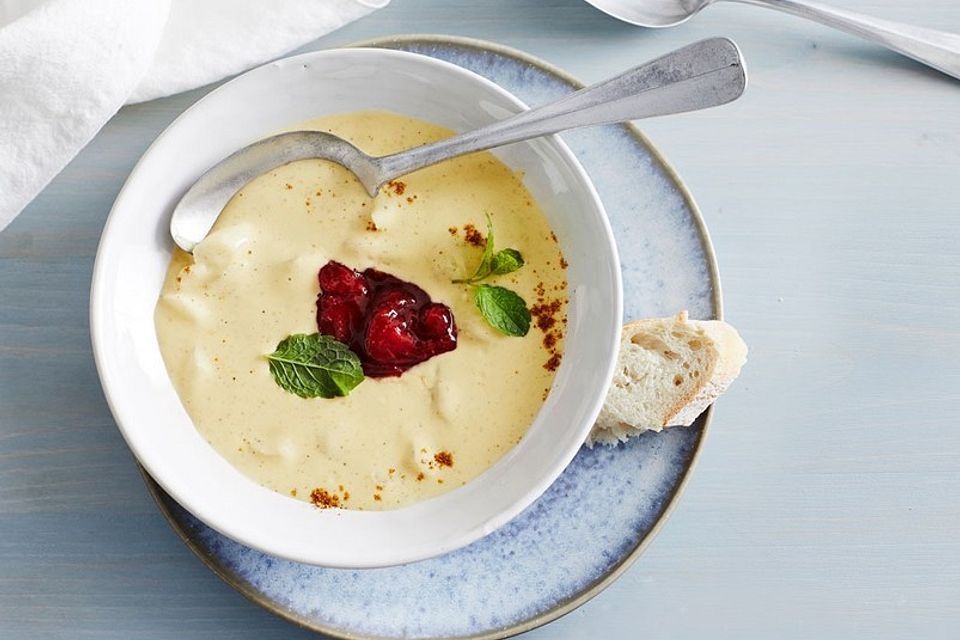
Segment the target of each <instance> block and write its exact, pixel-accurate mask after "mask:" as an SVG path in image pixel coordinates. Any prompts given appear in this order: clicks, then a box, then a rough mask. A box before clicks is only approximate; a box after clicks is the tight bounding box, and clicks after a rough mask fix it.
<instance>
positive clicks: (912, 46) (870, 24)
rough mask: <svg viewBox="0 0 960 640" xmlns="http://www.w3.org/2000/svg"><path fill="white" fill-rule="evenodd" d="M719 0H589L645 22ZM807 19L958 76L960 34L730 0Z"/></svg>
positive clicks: (798, 6) (765, 1) (804, 5)
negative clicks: (870, 41)
mask: <svg viewBox="0 0 960 640" xmlns="http://www.w3.org/2000/svg"><path fill="white" fill-rule="evenodd" d="M720 1H721V0H587V2H589V3H590V4H592V5H593V6H595V7H597V8H598V9H600V10H601V11H603V12H604V13H608V14H610V15H611V16H613V17H614V18H619V19H620V20H623V21H624V22H629V23H631V24H635V25H639V26H641V27H654V28H656V27H672V26H673V25H676V24H680V23H681V22H686V21H687V20H689V19H690V18H692V17H693V16H694V15H696V14H697V13H699V12H700V11H701V10H702V9H704V8H705V7H707V6H709V5H711V4H714V3H715V2H720ZM731 1H732V2H740V3H743V4H754V5H758V6H761V7H769V8H770V9H779V10H780V11H784V12H786V13H790V14H793V15H795V16H800V17H801V18H807V19H809V20H813V21H814V22H819V23H820V24H823V25H826V26H828V27H833V28H834V29H839V30H840V31H846V32H847V33H850V34H853V35H855V36H860V37H861V38H866V39H867V40H872V41H873V42H876V43H878V44H881V45H883V46H885V47H887V48H888V49H893V50H894V51H896V52H898V53H902V54H903V55H905V56H907V57H909V58H913V59H914V60H916V61H918V62H922V63H923V64H925V65H927V66H930V67H933V68H934V69H936V70H938V71H942V72H943V73H945V74H947V75H949V76H953V77H954V78H960V35H958V34H955V33H947V32H946V31H937V30H935V29H925V28H923V27H914V26H911V25H908V24H903V23H900V22H891V21H890V20H881V19H879V18H874V17H872V16H866V15H863V14H862V13H854V12H853V11H844V10H842V9H834V8H832V7H827V6H824V5H822V4H819V3H816V2H808V1H807V0H731Z"/></svg>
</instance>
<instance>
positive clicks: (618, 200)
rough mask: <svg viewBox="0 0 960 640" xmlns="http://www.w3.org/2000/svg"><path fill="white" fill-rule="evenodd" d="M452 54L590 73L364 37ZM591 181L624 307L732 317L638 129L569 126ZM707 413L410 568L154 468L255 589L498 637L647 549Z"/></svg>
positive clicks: (362, 619)
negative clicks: (286, 526) (209, 497)
mask: <svg viewBox="0 0 960 640" xmlns="http://www.w3.org/2000/svg"><path fill="white" fill-rule="evenodd" d="M363 46H378V47H386V48H394V49H402V50H405V51H412V52H415V53H420V54H425V55H429V56H432V57H435V58H439V59H442V60H446V61H449V62H452V63H454V64H458V65H460V66H462V67H465V68H467V69H470V70H472V71H474V72H476V73H478V74H480V75H482V76H485V77H487V78H489V79H491V80H493V81H494V82H496V83H497V84H499V85H501V86H503V87H504V88H506V89H507V90H509V91H511V92H512V93H514V94H515V95H516V96H518V97H519V98H520V99H522V100H524V101H525V102H526V103H527V104H530V105H536V104H540V103H544V102H547V101H549V100H552V99H555V98H557V97H559V96H561V95H563V94H565V93H568V92H570V91H571V90H573V89H576V88H579V87H580V86H581V85H580V83H579V82H577V81H576V80H575V79H574V78H571V77H570V76H568V75H566V74H565V73H563V72H562V71H560V70H558V69H555V68H552V67H550V66H548V65H546V64H544V63H543V62H541V61H538V60H536V59H534V58H531V57H530V56H527V55H525V54H523V53H521V52H518V51H514V50H510V49H506V48H503V47H500V46H498V45H494V44H492V43H487V42H480V41H476V40H464V39H455V38H446V37H423V36H411V37H402V38H391V39H389V40H378V41H374V42H365V43H363ZM563 137H564V139H565V140H566V141H567V143H568V144H569V145H570V147H571V149H572V150H573V151H574V153H575V154H576V155H577V157H578V158H579V160H580V162H581V163H582V164H583V167H584V168H585V169H586V171H587V173H589V174H590V177H591V178H592V180H593V181H594V184H595V185H596V187H597V191H598V192H599V194H600V197H601V199H602V200H603V203H604V206H605V207H606V210H607V213H608V215H609V216H610V221H611V224H612V225H613V229H614V232H615V234H616V237H617V242H618V244H619V249H620V255H621V261H622V267H623V281H624V306H625V315H626V318H628V319H629V318H632V317H644V316H656V315H671V314H673V313H676V312H677V311H678V310H679V309H688V310H689V311H690V314H691V316H693V317H698V318H712V317H719V316H720V285H719V279H718V277H717V271H716V264H715V261H714V258H713V253H712V249H711V247H710V242H709V238H708V236H707V233H706V229H705V227H704V226H703V222H702V220H701V218H700V215H699V212H698V210H697V208H696V205H695V204H694V203H693V200H692V199H691V197H690V195H689V193H688V192H687V191H686V189H685V188H684V186H683V185H682V183H681V182H680V180H679V178H678V177H677V176H676V174H674V173H673V171H672V170H671V169H670V168H669V167H668V166H667V165H666V163H665V161H664V160H663V158H662V157H661V156H660V155H659V154H658V153H657V152H656V150H655V149H654V148H653V147H652V145H651V144H650V143H649V142H648V141H647V140H646V139H645V138H644V137H643V136H642V135H641V134H640V133H639V132H638V131H637V130H636V129H634V128H633V127H630V126H609V127H600V128H593V129H586V130H582V131H576V132H572V133H569V134H564V136H563ZM708 421H709V412H708V413H707V414H706V415H705V416H703V417H701V419H700V420H699V421H698V422H697V423H696V424H695V425H694V426H692V427H689V428H685V429H673V430H668V431H666V432H663V433H660V434H654V433H648V434H645V435H644V436H641V437H639V438H636V439H634V440H632V441H630V442H629V443H628V444H626V445H621V446H619V447H617V448H613V449H610V448H604V447H599V448H596V449H593V450H589V449H586V448H584V449H582V450H581V451H580V453H579V454H578V455H577V457H576V458H575V459H574V461H573V462H572V463H571V464H570V466H569V467H568V468H567V469H566V471H565V472H564V473H563V475H561V476H560V478H559V479H558V480H557V481H556V482H555V483H554V484H553V486H551V487H550V489H549V490H548V491H547V492H546V493H545V494H544V495H543V496H542V497H541V498H540V499H539V500H538V501H537V502H535V503H534V504H533V505H531V506H530V507H529V508H528V509H527V510H526V511H524V512H523V513H522V514H521V515H520V516H518V517H517V518H516V519H515V520H513V521H512V522H511V523H509V524H508V525H506V526H505V527H503V528H501V529H499V530H498V531H496V532H494V533H493V534H491V535H489V536H487V537H486V538H483V539H482V540H480V541H478V542H476V543H474V544H472V545H470V546H468V547H466V548H464V549H461V550H459V551H456V552H453V553H450V554H448V555H445V556H442V557H440V558H435V559H432V560H427V561H424V562H417V563H413V564H410V565H406V566H402V567H391V568H387V569H368V570H359V571H358V570H340V569H325V568H319V567H314V566H310V565H303V564H298V563H294V562H289V561H285V560H280V559H278V558H273V557H270V556H268V555H265V554H263V553H260V552H258V551H254V550H252V549H250V548H247V547H244V546H242V545H240V544H238V543H236V542H234V541H232V540H230V539H229V538H226V537H224V536H222V535H221V534H219V533H217V532H215V531H213V530H212V529H210V528H208V527H206V526H205V525H203V524H202V523H201V522H199V521H198V520H196V519H195V518H193V517H192V516H191V515H190V514H189V513H187V512H186V511H185V510H184V509H182V508H181V507H180V506H179V505H177V504H176V503H175V502H174V501H172V500H171V499H170V498H169V497H168V496H167V495H166V494H164V493H163V492H162V491H161V490H160V489H159V488H158V487H157V486H156V484H155V483H153V482H152V481H150V480H149V479H148V484H149V486H150V489H151V491H152V492H153V494H154V495H155V496H156V498H157V501H158V503H159V505H160V506H161V508H162V509H163V511H164V513H165V515H166V516H167V517H168V519H169V520H170V522H171V524H172V525H173V527H174V528H175V529H176V530H177V532H178V533H179V534H180V535H181V537H182V538H183V539H184V541H185V542H186V543H187V544H188V546H189V547H190V548H191V549H192V550H193V551H194V552H195V553H197V555H198V556H199V557H200V558H201V559H202V560H203V561H204V562H205V563H206V564H207V565H208V566H209V567H210V568H211V569H212V570H214V571H215V572H216V573H217V574H218V575H220V576H221V577H222V578H223V579H224V580H225V581H227V582H228V583H229V584H230V585H231V586H233V587H234V588H236V589H237V590H239V591H240V592H241V593H243V594H244V595H246V596H247V597H248V598H250V599H251V600H253V601H254V602H256V603H258V604H260V605H261V606H264V607H266V608H267V609H269V610H271V611H273V612H275V613H277V614H278V615H280V616H282V617H284V618H287V619H289V620H291V621H293V622H295V623H297V624H300V625H302V626H305V627H308V628H311V629H315V630H317V631H321V632H324V633H326V634H329V635H331V636H335V637H342V638H406V637H416V638H455V637H471V638H476V637H479V638H498V637H505V636H509V635H513V634H516V633H521V632H523V631H526V630H528V629H531V628H533V627H536V626H539V625H541V624H545V623H546V622H549V621H550V620H553V619H555V618H557V617H559V616H561V615H563V614H564V613H567V612H569V611H572V610H573V609H575V608H576V607H578V606H579V605H581V604H583V603H584V602H586V601H587V600H589V599H590V598H591V597H593V596H594V595H596V594H597V593H599V592H600V591H601V590H602V589H603V588H604V587H606V586H607V585H609V584H610V583H611V582H612V581H613V580H615V579H616V578H617V577H618V576H619V575H620V574H621V573H622V572H623V571H624V570H625V569H626V568H627V567H628V566H629V565H630V564H631V563H632V561H633V560H634V559H636V557H637V556H638V555H639V554H640V553H641V552H642V550H643V549H644V547H645V546H646V544H647V543H648V542H649V541H650V539H651V538H652V536H653V534H654V533H655V532H656V530H657V529H658V527H659V526H660V525H661V524H662V523H663V521H664V519H665V517H666V516H667V514H668V513H669V511H670V509H671V508H672V506H673V504H674V502H675V500H676V499H677V497H678V496H679V494H680V491H681V490H682V488H683V485H684V483H685V481H686V478H687V476H688V474H689V472H690V469H691V467H692V465H693V463H694V460H695V458H696V455H697V452H698V451H699V447H700V444H701V441H702V438H703V434H704V431H705V429H706V426H707V423H708Z"/></svg>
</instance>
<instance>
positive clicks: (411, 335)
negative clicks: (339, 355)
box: [317, 261, 457, 378]
mask: <svg viewBox="0 0 960 640" xmlns="http://www.w3.org/2000/svg"><path fill="white" fill-rule="evenodd" d="M319 280H320V295H319V296H318V297H317V325H318V326H319V329H320V333H323V334H326V335H331V336H333V337H334V338H336V339H337V340H339V341H340V342H343V343H344V344H346V345H348V346H349V347H350V348H351V349H352V350H353V351H354V352H355V353H356V354H357V355H358V356H359V357H360V361H361V362H362V363H363V372H364V373H365V374H366V375H368V376H371V377H374V378H378V377H384V376H399V375H400V374H401V373H403V372H404V371H406V370H407V369H409V368H410V367H412V366H414V365H416V364H419V363H421V362H423V361H425V360H429V359H430V358H432V357H433V356H435V355H439V354H441V353H445V352H447V351H452V350H453V349H456V348H457V324H456V321H455V320H454V317H453V312H452V311H451V310H450V307H448V306H446V305H444V304H441V303H439V302H433V301H431V300H430V296H429V295H428V294H427V292H426V291H424V290H423V289H421V288H420V287H418V286H417V285H415V284H413V283H411V282H406V281H404V280H401V279H399V278H397V277H395V276H392V275H390V274H389V273H384V272H382V271H377V270H376V269H367V270H366V271H364V272H363V273H359V272H357V271H354V270H353V269H351V268H350V267H347V266H345V265H343V264H340V263H339V262H333V261H330V262H328V263H327V264H326V265H324V266H323V268H322V269H320V274H319Z"/></svg>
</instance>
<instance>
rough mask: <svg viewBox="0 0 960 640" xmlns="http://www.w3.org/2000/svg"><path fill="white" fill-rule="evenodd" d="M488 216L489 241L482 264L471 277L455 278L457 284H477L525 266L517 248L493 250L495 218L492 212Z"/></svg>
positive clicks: (485, 247) (485, 246)
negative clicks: (491, 217) (491, 215)
mask: <svg viewBox="0 0 960 640" xmlns="http://www.w3.org/2000/svg"><path fill="white" fill-rule="evenodd" d="M486 216H487V242H486V244H485V245H484V247H483V255H482V256H481V257H480V264H479V265H477V269H476V271H474V272H473V275H472V276H470V277H469V278H460V279H457V280H454V281H453V282H454V283H455V284H476V283H477V282H480V281H481V280H485V279H486V278H488V277H490V276H491V275H495V276H502V275H505V274H507V273H513V272H514V271H516V270H517V269H519V268H520V267H522V266H523V256H522V255H520V252H519V251H517V250H516V249H503V250H501V251H497V252H494V250H493V220H491V219H490V214H489V213H488V214H486Z"/></svg>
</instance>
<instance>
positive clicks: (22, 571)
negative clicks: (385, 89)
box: [0, 0, 960, 640]
mask: <svg viewBox="0 0 960 640" xmlns="http://www.w3.org/2000/svg"><path fill="white" fill-rule="evenodd" d="M834 4H837V5H839V6H845V7H848V8H851V9H859V10H863V11H869V12H873V13H875V14H877V15H882V16H885V17H889V18H893V19H900V20H904V21H913V22H916V23H922V24H926V25H929V26H934V27H939V28H943V29H952V30H955V31H960V4H958V3H957V2H956V1H955V0H916V1H915V2H894V1H893V0H834ZM411 32H420V33H428V32H432V33H447V34H455V35H465V36H474V37H480V38H486V39H491V40H496V41H499V42H502V43H505V44H508V45H511V46H514V47H518V48H521V49H525V50H527V51H529V52H531V53H533V54H534V55H537V56H540V57H543V58H545V59H547V60H549V61H551V62H553V63H556V64H558V65H560V66H562V67H565V68H566V69H567V70H569V71H571V72H572V73H574V74H576V75H578V76H580V77H581V78H582V79H583V80H586V81H592V80H598V79H600V78H602V77H604V76H608V75H611V74H613V73H614V72H616V71H619V70H621V69H623V68H626V67H628V66H631V65H633V64H636V63H638V62H640V61H642V60H644V59H646V58H648V57H651V56H654V55H657V54H659V53H662V52H664V51H667V50H669V49H672V48H674V47H677V46H680V45H682V44H685V43H687V42H690V41H693V40H696V39H699V38H703V37H706V36H711V35H721V34H722V35H729V36H732V37H733V38H735V39H736V40H737V41H738V42H739V43H740V44H741V45H742V47H743V50H744V54H745V55H746V58H747V60H748V63H749V67H750V71H751V73H752V76H751V86H750V88H749V91H748V93H747V95H746V96H745V97H744V98H743V99H742V100H741V101H739V102H737V103H736V104H734V105H732V106H730V107H728V108H724V109H721V110H716V111H711V112H707V113H703V114H696V115H690V116H683V117H677V118H673V119H668V120H663V121H655V122H649V123H646V124H645V125H644V128H645V130H646V131H647V133H648V134H650V136H651V137H652V138H653V140H654V141H655V143H656V144H658V145H659V146H660V148H661V149H662V150H663V151H664V153H665V154H666V156H667V157H668V158H669V159H670V160H671V161H672V162H673V163H674V164H675V166H676V167H677V169H678V170H679V172H680V174H681V175H682V176H683V177H684V178H685V179H686V181H687V182H688V184H689V185H690V187H691V189H692V190H693V193H694V194H695V196H696V197H697V199H698V201H699V203H700V205H701V206H702V208H703V211H704V214H705V216H706V219H707V223H708V225H709V228H710V231H711V233H712V235H713V239H714V242H715V244H716V250H717V255H718V256H719V260H720V268H721V273H722V275H723V285H724V292H725V300H726V308H727V314H728V318H729V319H730V320H731V321H733V322H734V323H735V324H736V325H737V326H738V327H739V328H740V329H741V331H742V333H743V335H744V336H745V338H746V339H747V341H748V342H749V344H750V345H751V348H752V351H751V357H750V363H749V365H748V366H747V368H746V369H745V371H744V373H743V376H742V378H741V380H740V381H739V382H738V383H737V385H736V386H735V387H734V389H733V391H732V392H731V393H730V395H729V396H727V397H726V398H724V399H723V400H722V401H721V402H720V403H719V407H718V411H717V413H716V418H715V421H714V425H713V429H712V432H711V435H710V437H709V440H708V442H707V445H706V448H705V450H704V453H703V456H702V458H701V462H700V465H699V468H698V469H697V470H696V472H695V474H694V477H693V480H692V482H691V483H690V485H689V487H688V489H687V491H686V495H685V496H684V498H683V499H682V500H681V503H680V506H679V508H678V509H677V511H676V512H675V514H674V515H673V517H672V518H671V521H670V522H669V524H668V525H667V527H666V528H665V529H664V530H663V532H662V533H661V534H660V535H659V537H658V538H657V540H656V541H655V542H654V543H653V545H652V546H651V547H650V549H649V550H648V551H647V552H646V554H645V555H644V556H643V557H642V558H641V559H640V561H639V562H637V564H636V565H634V567H633V568H632V569H630V571H629V572H628V573H627V574H626V575H625V576H624V577H623V578H622V579H621V580H620V581H619V582H617V583H616V584H615V585H614V586H612V587H611V588H610V589H608V590H607V591H606V592H604V593H603V594H601V595H600V596H599V597H597V598H596V599H595V600H593V601H592V602H590V603H589V604H587V605H586V606H584V607H583V608H581V609H580V610H578V611H577V612H575V613H573V614H571V615H569V616H567V617H566V618H563V619H561V620H559V621H558V622H555V623H554V624H551V625H550V626H549V627H546V628H543V629H541V630H539V631H535V632H533V633H531V634H530V636H529V637H532V638H583V637H597V638H610V639H617V638H624V639H626V638H638V637H644V638H696V639H702V638H780V639H783V638H871V639H875V638H902V637H914V638H935V637H940V638H947V637H956V634H957V633H958V630H960V535H958V530H960V499H958V496H960V426H958V424H957V422H958V418H960V416H958V408H957V404H958V401H960V82H957V81H952V80H949V79H947V78H945V77H943V76H940V75H938V74H936V73H934V72H931V71H928V70H926V69H924V68H922V67H920V66H919V65H917V64H914V63H912V62H909V61H906V60H903V59H901V58H899V57H897V56H895V55H893V54H889V53H886V52H883V51H881V50H879V49H876V48H874V47H872V46H870V45H867V44H864V43H861V42H860V41H857V40H854V39H852V38H849V37H847V36H844V35H841V34H838V33H834V32H831V31H828V30H826V29H823V28H820V27H817V26H815V25H812V24H806V23H802V22H800V21H798V20H796V19H793V18H789V17H786V16H781V15H778V14H774V13H772V12H769V11H764V10H761V9H756V8H752V7H745V6H736V5H730V6H726V5H723V6H718V7H714V8H711V9H709V10H707V11H706V12H705V13H704V14H703V15H701V16H700V17H699V18H698V19H697V20H695V21H693V22H691V23H689V24H687V25H685V26H682V27H679V28H676V29H673V30H669V31H656V32H654V31H645V30H640V29H636V28H633V27H629V26H627V25H624V24H620V23H617V22H615V21H613V20H612V19H610V18H607V17H606V16H604V15H602V14H600V13H599V12H596V11H595V10H593V9H591V8H590V7H589V6H587V5H586V4H584V3H582V2H580V1H579V0H550V1H547V0H514V1H510V0H496V1H494V0H487V1H479V2H478V1H475V0H470V1H466V0H456V1H450V0H431V1H426V0H394V4H393V5H391V6H390V7H389V8H388V9H386V10H384V11H382V12H380V13H378V14H376V15H374V16H373V17H371V18H369V19H367V20H364V21H362V22H360V23H357V24H354V25H351V26H349V27H347V28H345V29H343V30H342V31H340V32H338V33H336V34H334V35H332V36H330V37H327V38H323V39H322V40H320V41H318V42H316V43H314V44H312V45H310V46H309V47H306V49H315V48H323V47H332V46H336V45H340V44H346V43H350V42H353V41H357V40H361V39H366V38H371V37H376V36H383V35H391V34H398V33H411ZM204 93H205V90H198V91H194V92H191V93H188V94H185V95H181V96H177V97H174V98H170V99H166V100H159V101H156V102H152V103H149V104H145V105H141V106H137V107H132V108H127V109H124V110H123V111H122V112H121V113H120V114H119V115H118V116H117V117H116V118H114V119H113V120H112V121H111V122H110V123H109V124H108V125H107V127H106V128H105V129H104V130H103V131H102V132H101V133H100V134H99V135H98V136H97V137H96V139H95V140H94V141H93V142H92V143H91V144H90V146H89V147H88V148H87V149H85V150H84V151H83V152H82V153H81V154H80V156H79V157H78V158H77V159H76V160H75V161H74V162H73V163H72V164H71V165H70V166H69V167H67V169H66V170H65V171H64V172H63V174H62V175H60V176H59V177H58V178H57V179H56V180H55V181H54V182H53V183H52V184H51V185H50V186H49V187H48V188H47V189H46V190H45V191H44V192H43V194H41V196H40V197H39V198H38V199H37V200H36V201H35V202H34V203H33V204H32V205H31V206H30V207H29V208H28V210H27V211H26V212H25V213H24V214H23V215H22V216H21V217H20V218H19V219H18V220H17V221H16V222H15V223H14V224H13V225H12V226H11V227H10V228H9V229H8V230H7V231H6V232H4V233H3V234H0V637H2V638H4V639H5V638H31V639H34V638H71V639H72V638H98V639H100V638H104V639H106V638H118V639H120V638H123V639H128V638H137V639H139V638H178V639H181V638H184V639H186V638H210V637H230V638H235V639H244V638H257V639H258V640H270V639H275V638H276V639H279V638H283V639H289V638H306V637H310V634H308V633H307V632H304V631H302V630H299V629H297V628H295V627H293V626H292V625H289V624H287V623H286V622H284V621H282V620H280V619H277V618H275V617H273V616H272V615H271V614H268V613H266V612H264V611H261V610H260V609H258V608H256V607H255V606H253V605H251V604H249V603H248V602H247V601H246V600H244V599H243V598H242V597H241V596H240V595H238V594H236V593H234V592H233V591H232V590H230V589H229V588H228V587H227V586H225V585H224V584H223V583H221V582H220V580H219V579H218V578H216V577H215V576H214V575H213V574H211V573H210V572H209V571H207V569H206V568H204V567H203V565H202V564H201V563H200V562H199V561H198V560H197V559H196V558H194V556H193V555H192V554H191V553H190V552H189V551H188V550H187V549H186V548H185V547H184V546H183V545H182V543H181V542H180V540H179V539H178V538H177V537H176V536H175V535H174V533H173V532H172V531H171V530H170V528H169V527H168V526H167V524H166V522H165V521H164V520H163V518H162V517H161V516H160V514H159V513H158V512H157V511H156V509H155V508H154V505H153V502H152V500H151V499H150V497H149V496H148V494H147V492H146V491H145V489H144V487H143V484H142V483H141V481H140V478H139V475H138V473H137V470H136V468H135V465H134V462H133V459H132V457H131V455H130V453H129V452H128V450H127V449H126V447H125V446H124V444H123V441H122V440H121V438H120V435H119V433H118V432H117V430H116V428H115V426H114V424H113V421H112V419H111V417H110V415H109V412H108V411H107V407H106V404H105V403H104V400H103V396H102V395H101V392H100V386H99V383H98V381H97V377H96V373H95V371H94V365H93V360H92V358H91V354H90V345H89V338H88V326H87V290H88V287H89V281H90V270H91V266H92V263H93V256H94V253H95V250H96V245H97V239H98V236H99V234H100V230H101V227H102V224H103V221H104V219H105V217H106V215H107V212H108V210H109V208H110V205H111V203H112V201H113V198H114V197H115V195H116V193H117V191H118V190H119V188H120V185H121V184H122V182H123V180H124V179H125V178H126V175H127V173H128V172H129V171H130V169H131V167H132V166H133V164H134V162H135V161H136V159H137V158H138V157H139V156H140V154H141V153H142V152H143V151H144V149H145V148H146V147H147V145H148V144H149V143H150V141H151V140H152V139H153V138H154V136H156V135H157V134H158V133H159V132H160V131H161V130H162V129H163V128H164V127H165V126H166V125H167V124H168V123H169V122H170V121H171V120H173V118H174V117H176V116H177V115H178V114H179V113H180V112H181V111H183V110H184V109H185V108H186V107H187V106H189V105H190V104H191V103H193V102H194V101H195V100H196V99H197V98H199V97H200V96H201V95H203V94H204ZM0 99H2V96H0Z"/></svg>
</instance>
